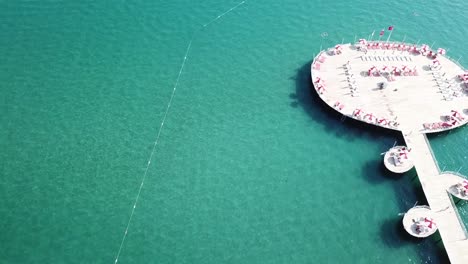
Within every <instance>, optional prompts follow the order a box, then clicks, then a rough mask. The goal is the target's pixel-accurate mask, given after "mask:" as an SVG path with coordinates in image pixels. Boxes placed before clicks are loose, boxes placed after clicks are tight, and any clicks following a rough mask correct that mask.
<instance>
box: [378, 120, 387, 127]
mask: <svg viewBox="0 0 468 264" xmlns="http://www.w3.org/2000/svg"><path fill="white" fill-rule="evenodd" d="M377 122H378V123H379V124H381V125H384V126H386V125H387V124H388V121H387V119H385V118H381V119H380V120H378V121H377Z"/></svg>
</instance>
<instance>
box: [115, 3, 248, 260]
mask: <svg viewBox="0 0 468 264" xmlns="http://www.w3.org/2000/svg"><path fill="white" fill-rule="evenodd" d="M244 3H245V1H242V2H240V3H239V4H237V5H235V6H234V7H232V8H230V9H229V10H227V11H226V12H224V13H222V14H221V15H219V16H217V17H216V18H215V19H213V20H211V21H210V22H208V23H207V24H204V25H203V28H205V27H206V26H208V25H209V24H211V23H213V22H215V21H216V20H218V19H220V18H221V17H223V16H224V15H226V14H228V13H229V12H231V11H232V10H234V9H236V8H237V7H239V6H240V5H242V4H244ZM199 30H200V29H197V30H196V31H194V33H193V35H192V38H191V39H190V41H189V44H188V45H187V50H186V51H185V55H184V60H183V61H182V64H181V66H180V70H179V74H178V75H177V79H176V82H175V84H174V88H173V90H172V94H171V97H170V98H169V102H168V103H167V107H166V112H165V113H164V117H163V119H162V122H161V125H160V126H159V130H158V133H157V135H156V139H155V141H154V144H153V149H152V150H151V153H150V156H149V158H148V162H147V164H146V169H145V173H144V174H143V178H142V180H141V184H140V188H138V193H137V195H136V198H135V202H134V203H133V208H132V211H131V213H130V217H129V218H128V222H127V227H126V228H125V232H124V235H123V237H122V241H121V242H120V246H119V250H118V252H117V255H116V257H115V261H114V263H117V262H118V261H119V257H120V253H121V252H122V248H123V245H124V243H125V239H126V238H127V234H128V229H129V227H130V224H131V222H132V219H133V214H134V213H135V209H136V206H137V203H138V200H139V199H140V194H141V190H142V189H143V185H144V184H145V180H146V176H147V175H148V170H149V167H150V165H151V159H152V158H153V155H154V153H155V152H156V146H157V145H158V143H159V137H160V136H161V131H162V129H163V127H164V122H165V121H166V118H167V115H168V113H169V109H170V107H171V103H172V100H173V99H174V95H175V92H176V90H177V86H178V85H179V80H180V76H181V75H182V71H183V70H184V67H185V62H186V61H187V57H188V54H189V51H190V48H191V47H192V42H193V39H194V38H195V36H196V34H197V33H198V31H199Z"/></svg>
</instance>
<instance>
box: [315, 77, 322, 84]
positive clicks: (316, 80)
mask: <svg viewBox="0 0 468 264" xmlns="http://www.w3.org/2000/svg"><path fill="white" fill-rule="evenodd" d="M321 80H322V79H321V78H320V77H315V81H314V82H315V83H318V82H320V81H321Z"/></svg>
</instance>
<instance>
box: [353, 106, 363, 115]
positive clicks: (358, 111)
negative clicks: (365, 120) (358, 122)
mask: <svg viewBox="0 0 468 264" xmlns="http://www.w3.org/2000/svg"><path fill="white" fill-rule="evenodd" d="M362 112H363V111H362V109H359V108H356V109H355V110H354V112H353V116H361V113H362Z"/></svg>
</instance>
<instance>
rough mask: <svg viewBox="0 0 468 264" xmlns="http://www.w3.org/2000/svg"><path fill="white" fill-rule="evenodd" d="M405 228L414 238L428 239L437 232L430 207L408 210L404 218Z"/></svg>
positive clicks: (423, 206)
mask: <svg viewBox="0 0 468 264" xmlns="http://www.w3.org/2000/svg"><path fill="white" fill-rule="evenodd" d="M403 227H404V228H405V230H406V232H408V234H410V235H412V236H414V237H420V238H423V237H428V236H430V235H432V234H434V233H435V232H436V231H437V225H436V223H435V222H434V219H433V218H432V211H431V208H429V206H426V205H419V206H415V207H413V208H411V209H409V210H408V212H406V213H405V215H404V216H403Z"/></svg>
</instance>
